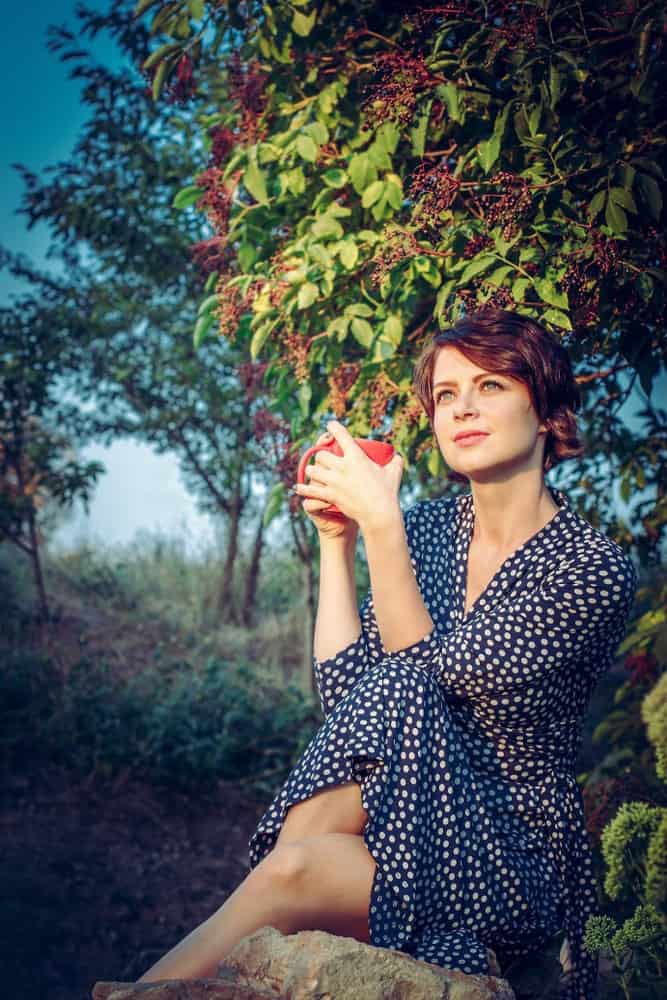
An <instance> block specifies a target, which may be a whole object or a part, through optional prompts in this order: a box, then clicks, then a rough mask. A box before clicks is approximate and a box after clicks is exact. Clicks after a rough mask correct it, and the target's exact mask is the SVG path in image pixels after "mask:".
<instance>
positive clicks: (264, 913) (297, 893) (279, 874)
mask: <svg viewBox="0 0 667 1000" xmlns="http://www.w3.org/2000/svg"><path fill="white" fill-rule="evenodd" d="M375 867H376V866H375V861H374V860H373V857H372V856H371V854H370V853H369V852H368V849H367V848H366V845H365V844H364V841H363V838H362V837H360V836H359V835H355V834H349V833H325V834H322V835H319V836H315V837H308V838H306V839H304V840H301V841H293V842H290V843H286V844H283V845H281V846H280V847H278V846H276V847H275V848H274V849H273V850H272V851H270V852H269V853H268V854H267V855H266V857H265V858H263V859H262V861H261V862H260V863H259V864H258V865H257V866H256V867H255V868H253V870H252V871H251V872H250V873H249V874H248V875H247V876H246V878H245V879H244V880H243V882H242V883H241V885H240V886H239V887H238V888H237V889H236V890H235V891H234V892H233V893H232V895H231V896H230V897H229V899H227V900H226V901H225V903H224V904H223V905H222V906H221V907H220V909H219V910H217V911H216V912H215V913H214V914H213V915H212V916H210V917H209V918H208V920H205V921H204V923H202V924H200V925H199V926H198V927H196V928H195V929H194V930H193V931H192V932H191V933H190V934H188V936H187V937H186V938H184V939H183V940H182V941H181V942H180V943H179V944H177V945H176V946H175V947H174V948H172V949H171V951H169V952H168V953H167V954H166V955H164V956H163V958H161V959H160V960H159V961H158V962H156V963H155V965H153V966H151V968H150V969H148V971H147V972H145V973H144V974H143V976H141V978H140V979H139V980H138V981H139V982H155V981H156V980H159V979H199V978H207V977H211V976H214V975H215V972H216V969H217V967H218V965H219V963H220V962H221V961H222V960H223V959H224V957H225V956H226V955H228V954H229V952H230V951H231V950H232V949H233V948H234V947H235V945H236V944H238V942H239V941H240V940H241V939H242V938H244V937H246V936H247V935H248V934H251V933H252V932H253V931H255V930H257V929H258V928H260V927H275V928H276V929H277V930H279V931H282V933H283V934H294V933H296V931H299V930H324V931H329V933H331V934H340V935H343V936H346V937H355V938H357V940H360V941H365V942H368V941H369V929H368V911H369V905H370V895H371V889H372V885H373V878H374V874H375Z"/></svg>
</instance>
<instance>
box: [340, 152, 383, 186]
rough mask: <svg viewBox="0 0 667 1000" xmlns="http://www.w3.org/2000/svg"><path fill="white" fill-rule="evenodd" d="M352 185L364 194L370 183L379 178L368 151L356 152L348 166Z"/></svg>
mask: <svg viewBox="0 0 667 1000" xmlns="http://www.w3.org/2000/svg"><path fill="white" fill-rule="evenodd" d="M347 170H348V173H349V175H350V180H351V181H352V186H353V187H354V190H355V191H356V192H357V194H363V193H364V191H365V190H366V188H367V187H368V185H369V184H372V183H373V181H375V179H376V178H377V175H378V172H377V170H376V169H375V166H374V165H373V164H372V163H371V161H370V158H369V156H368V153H355V154H354V156H353V157H352V158H351V160H350V163H349V166H348V168H347Z"/></svg>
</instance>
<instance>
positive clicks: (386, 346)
mask: <svg viewBox="0 0 667 1000" xmlns="http://www.w3.org/2000/svg"><path fill="white" fill-rule="evenodd" d="M394 354H396V344H393V343H392V342H391V340H389V338H388V337H385V336H384V334H381V335H380V336H379V337H378V338H377V340H376V341H375V343H374V345H373V353H372V355H371V359H370V360H371V363H372V364H378V363H381V362H382V361H386V360H387V359H388V358H391V357H393V356H394Z"/></svg>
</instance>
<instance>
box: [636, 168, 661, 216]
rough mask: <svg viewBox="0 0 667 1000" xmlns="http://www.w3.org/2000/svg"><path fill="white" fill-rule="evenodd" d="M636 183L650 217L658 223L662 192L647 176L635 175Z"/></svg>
mask: <svg viewBox="0 0 667 1000" xmlns="http://www.w3.org/2000/svg"><path fill="white" fill-rule="evenodd" d="M637 182H638V184H639V190H640V191H641V194H642V197H643V199H644V201H645V202H646V204H647V205H648V207H649V210H650V212H651V215H652V216H653V218H654V219H655V220H656V222H659V221H660V216H661V214H662V192H661V191H660V187H659V185H658V183H657V182H656V181H655V180H654V178H653V177H649V176H648V174H637Z"/></svg>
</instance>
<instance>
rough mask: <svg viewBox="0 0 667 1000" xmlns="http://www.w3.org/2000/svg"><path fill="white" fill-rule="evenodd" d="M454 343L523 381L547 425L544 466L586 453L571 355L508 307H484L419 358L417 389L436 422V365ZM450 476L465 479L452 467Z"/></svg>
mask: <svg viewBox="0 0 667 1000" xmlns="http://www.w3.org/2000/svg"><path fill="white" fill-rule="evenodd" d="M445 346H451V347H456V349H457V350H459V351H460V352H461V354H463V355H464V357H466V358H467V359H468V361H472V362H473V364H476V365H478V366H479V367H480V368H487V369H490V370H493V371H496V372H499V373H502V374H505V375H510V376H512V377H513V378H516V379H518V380H519V381H521V382H523V384H524V385H525V386H526V388H527V389H528V392H529V395H530V399H531V402H532V404H533V407H534V409H535V412H536V413H537V417H538V419H539V421H540V423H545V424H546V425H547V435H546V441H545V445H544V460H543V469H544V471H545V472H547V471H548V470H549V469H551V468H553V466H554V465H557V464H558V463H559V462H563V461H565V459H567V458H576V457H578V456H579V455H583V453H584V448H583V445H582V443H581V440H580V438H579V433H578V428H577V420H576V417H575V411H576V410H578V409H579V408H580V406H581V393H580V390H579V386H578V385H577V383H576V381H575V378H574V373H573V371H572V365H571V362H570V356H569V354H568V353H567V350H566V349H565V348H564V347H563V345H562V344H561V343H559V341H558V340H557V339H556V338H555V337H554V336H553V335H552V334H551V333H549V331H548V330H546V329H545V328H544V327H543V326H541V325H540V324H539V323H538V322H537V321H536V320H534V319H530V318H529V317H528V316H522V315H521V314H520V313H516V312H511V311H510V310H509V309H497V308H491V307H488V308H482V309H478V310H476V311H475V312H471V313H468V315H466V316H463V317H462V318H461V319H459V320H457V321H456V323H454V325H453V326H451V327H448V328H447V329H446V330H442V331H440V332H438V333H436V334H434V336H433V339H432V341H431V342H430V343H429V344H427V346H426V347H425V348H424V349H423V351H422V353H421V354H420V356H419V357H418V359H417V362H416V365H415V371H414V375H413V379H412V385H413V389H414V391H415V394H416V396H417V398H418V399H419V401H420V403H421V404H422V406H423V408H424V410H425V411H426V414H427V416H428V419H429V422H430V424H431V426H433V415H434V412H435V403H434V400H433V369H434V368H435V362H436V358H437V356H438V354H439V353H440V350H441V349H442V348H443V347H445ZM449 476H450V478H451V479H453V480H456V481H459V482H467V481H468V479H467V477H466V476H462V475H461V474H460V473H457V472H456V471H454V470H451V471H450V473H449Z"/></svg>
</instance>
